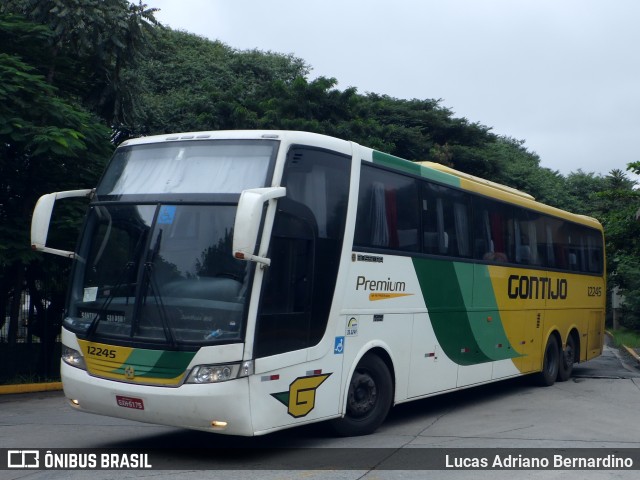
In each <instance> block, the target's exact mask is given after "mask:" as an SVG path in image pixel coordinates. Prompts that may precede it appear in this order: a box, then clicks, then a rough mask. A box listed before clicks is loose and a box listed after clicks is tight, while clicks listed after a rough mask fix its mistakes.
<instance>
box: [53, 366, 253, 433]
mask: <svg viewBox="0 0 640 480" xmlns="http://www.w3.org/2000/svg"><path fill="white" fill-rule="evenodd" d="M60 373H61V377H62V385H63V388H64V393H65V396H66V397H67V398H68V399H69V402H70V404H71V406H72V407H73V408H75V409H77V410H81V411H84V412H90V413H96V414H99V415H106V416H110V417H118V418H125V419H128V420H135V421H138V422H146V423H154V424H159V425H169V426H174V427H181V428H189V429H195V430H203V431H207V432H215V433H224V434H229V435H245V436H249V435H253V434H254V431H253V427H252V422H251V411H250V404H249V381H248V379H247V378H239V379H236V380H230V381H227V382H221V383H212V384H201V385H194V384H185V385H182V386H180V387H158V386H147V385H135V384H129V383H122V382H117V381H113V380H106V379H103V378H97V377H92V376H91V375H89V374H88V373H87V372H86V371H85V370H81V369H79V368H75V367H71V366H69V365H67V364H66V363H64V362H61V367H60Z"/></svg>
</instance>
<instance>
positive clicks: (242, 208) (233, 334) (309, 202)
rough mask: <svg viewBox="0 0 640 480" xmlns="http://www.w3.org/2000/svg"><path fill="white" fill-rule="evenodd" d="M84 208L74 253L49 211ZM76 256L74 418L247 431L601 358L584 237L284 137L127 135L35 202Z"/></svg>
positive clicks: (571, 221) (70, 368)
mask: <svg viewBox="0 0 640 480" xmlns="http://www.w3.org/2000/svg"><path fill="white" fill-rule="evenodd" d="M74 196H75V197H78V196H87V197H88V198H89V199H90V205H89V211H88V214H87V216H86V220H85V223H84V227H83V230H82V234H81V236H80V240H79V243H78V246H77V249H76V251H75V252H67V251H63V250H56V249H53V248H49V247H47V246H46V237H47V231H48V229H49V223H50V217H51V211H52V208H53V205H54V203H55V200H56V199H60V198H64V197H74ZM32 244H33V247H34V248H35V249H37V250H41V251H48V252H51V253H55V254H59V255H68V256H69V257H72V258H73V259H74V266H73V273H72V278H71V281H70V288H69V297H68V305H67V310H66V315H65V319H64V322H63V330H62V343H63V356H62V364H61V375H62V381H63V385H64V392H65V395H66V397H67V398H68V399H69V401H70V404H71V405H72V406H73V408H75V409H78V410H83V411H88V412H94V413H98V414H103V415H109V416H114V417H122V418H128V419H131V420H137V421H142V422H150V423H157V424H165V425H173V426H178V427H185V428H192V429H198V430H204V431H210V432H218V433H225V434H233V435H261V434H265V433H269V432H273V431H276V430H281V429H284V428H288V427H293V426H296V425H301V424H306V423H310V422H318V421H324V420H330V421H331V422H332V424H333V426H334V427H335V429H336V430H337V432H338V433H340V434H344V435H360V434H367V433H371V432H373V431H374V430H375V429H376V428H377V427H378V426H379V425H380V424H381V423H382V422H383V421H384V419H385V417H386V415H387V413H388V411H389V409H390V408H391V406H393V405H395V404H399V403H403V402H407V401H410V400H414V399H419V398H425V397H428V396H432V395H437V394H440V393H444V392H451V391H454V390H458V389H463V388H467V387H471V386H475V385H481V384H486V383H488V382H493V381H497V380H500V379H505V378H512V377H517V376H520V375H525V374H532V373H533V374H535V375H536V376H537V377H538V380H539V381H540V383H542V384H544V385H551V384H553V383H554V382H555V381H556V380H559V381H562V380H566V379H567V378H569V376H570V375H571V371H572V367H573V365H574V363H576V362H582V361H586V360H588V359H590V358H593V357H595V356H598V355H599V354H601V352H602V348H603V329H604V317H605V280H604V248H603V233H602V228H601V226H600V224H599V223H598V222H597V221H596V220H594V219H592V218H588V217H584V216H579V215H573V214H570V213H567V212H564V211H561V210H558V209H555V208H552V207H549V206H545V205H542V204H540V203H537V202H536V201H534V199H533V198H532V197H530V196H529V195H527V194H525V193H522V192H519V191H516V190H513V189H510V188H508V187H505V186H502V185H498V184H495V183H492V182H488V181H484V180H481V179H478V178H475V177H472V176H469V175H465V174H463V173H461V172H457V171H454V170H451V169H448V168H446V167H443V166H441V165H437V164H431V163H413V162H409V161H406V160H402V159H400V158H396V157H393V156H390V155H387V154H384V153H381V152H378V151H375V150H372V149H370V148H366V147H363V146H360V145H358V144H356V143H353V142H348V141H343V140H339V139H336V138H331V137H327V136H322V135H316V134H311V133H304V132H290V131H227V132H197V133H185V134H175V135H160V136H153V137H148V138H141V139H135V140H130V141H127V142H125V143H124V144H122V145H121V146H120V147H119V148H118V149H117V150H116V152H115V154H114V157H113V159H112V160H111V162H110V164H109V166H108V167H107V169H106V171H105V173H104V175H103V177H102V179H101V180H100V182H99V184H98V186H97V188H95V189H92V190H78V191H71V192H58V193H53V194H49V195H45V196H43V197H42V198H41V199H40V201H39V203H38V205H37V206H36V209H35V211H34V217H33V222H32Z"/></svg>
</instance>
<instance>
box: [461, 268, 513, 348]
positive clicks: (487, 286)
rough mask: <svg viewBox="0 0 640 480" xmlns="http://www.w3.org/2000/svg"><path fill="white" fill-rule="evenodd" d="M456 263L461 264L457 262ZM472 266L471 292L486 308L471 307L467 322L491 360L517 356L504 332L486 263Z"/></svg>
mask: <svg viewBox="0 0 640 480" xmlns="http://www.w3.org/2000/svg"><path fill="white" fill-rule="evenodd" d="M457 265H463V264H460V263H458V264H457ZM473 268H474V269H475V270H474V272H473V279H474V283H475V285H474V292H473V294H474V295H475V296H476V297H477V298H478V299H482V303H483V305H484V306H485V308H488V309H487V310H485V309H482V310H480V311H477V310H476V309H473V310H472V311H471V312H469V317H470V322H469V323H470V325H471V329H472V330H473V332H474V336H475V338H476V340H478V344H479V345H480V348H481V349H482V351H483V352H484V353H485V354H487V356H488V357H490V358H491V359H492V360H505V359H507V358H515V357H519V356H520V354H519V353H518V352H516V351H515V349H514V348H513V347H512V345H511V342H510V341H509V338H508V337H507V333H506V332H505V329H504V325H503V323H502V318H501V316H500V310H499V308H498V301H497V300H496V296H495V293H494V291H493V285H492V284H491V276H490V273H489V268H488V267H487V266H486V265H477V264H476V265H474V266H473Z"/></svg>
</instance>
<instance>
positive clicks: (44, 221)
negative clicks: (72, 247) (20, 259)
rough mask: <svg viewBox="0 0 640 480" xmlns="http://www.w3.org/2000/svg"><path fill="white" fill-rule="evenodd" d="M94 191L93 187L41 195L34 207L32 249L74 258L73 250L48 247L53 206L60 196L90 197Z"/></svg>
mask: <svg viewBox="0 0 640 480" xmlns="http://www.w3.org/2000/svg"><path fill="white" fill-rule="evenodd" d="M92 193H93V190H92V189H85V190H68V191H66V192H56V193H48V194H46V195H43V196H41V197H40V198H39V199H38V202H37V203H36V206H35V208H34V209H33V217H32V218H31V249H32V250H35V251H38V252H44V253H52V254H54V255H60V256H62V257H69V258H74V257H75V253H73V252H69V251H67V250H58V249H56V248H49V247H47V235H48V234H49V224H50V223H51V214H52V213H53V206H54V204H55V203H56V200H58V199H60V198H73V197H87V198H89V197H90V196H91V194H92Z"/></svg>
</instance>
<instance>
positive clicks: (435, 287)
mask: <svg viewBox="0 0 640 480" xmlns="http://www.w3.org/2000/svg"><path fill="white" fill-rule="evenodd" d="M413 265H414V268H415V270H416V274H417V276H418V281H419V282H420V289H421V290H422V295H423V297H424V300H425V303H426V304H427V309H428V310H429V318H430V319H431V324H432V326H433V331H434V333H435V334H436V338H437V339H438V343H439V344H440V347H441V348H442V350H443V351H444V352H445V353H446V355H447V356H448V357H449V358H450V359H451V360H452V361H454V362H455V363H457V364H458V365H475V364H478V363H485V362H489V361H491V360H492V359H491V358H490V357H488V356H487V355H485V354H484V353H483V352H482V350H481V348H480V346H479V345H478V342H477V341H476V338H475V336H474V333H473V330H472V328H471V325H470V322H469V316H468V315H467V305H465V302H464V296H465V294H466V296H467V298H468V297H469V293H470V292H463V291H462V289H461V287H460V282H459V281H458V275H457V273H456V269H455V265H454V263H453V262H450V261H442V260H429V259H424V258H414V259H413ZM472 284H473V283H472Z"/></svg>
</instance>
